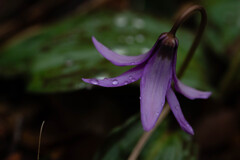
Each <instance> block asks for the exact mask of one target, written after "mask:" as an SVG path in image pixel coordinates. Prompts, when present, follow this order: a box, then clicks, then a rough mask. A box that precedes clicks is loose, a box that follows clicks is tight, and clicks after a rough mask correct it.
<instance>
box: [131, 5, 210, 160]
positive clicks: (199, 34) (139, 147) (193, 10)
mask: <svg viewBox="0 0 240 160" xmlns="http://www.w3.org/2000/svg"><path fill="white" fill-rule="evenodd" d="M196 12H200V13H201V22H200V26H199V29H198V31H197V35H196V37H195V39H194V41H193V43H192V45H191V48H190V49H189V51H188V54H187V57H186V58H185V60H184V62H183V64H182V66H181V68H180V70H179V72H178V77H179V78H181V77H182V75H183V73H184V71H185V70H186V68H187V66H188V64H189V62H190V60H191V59H192V57H193V55H194V52H195V51H196V48H197V46H198V45H199V42H200V39H201V37H202V34H203V31H204V29H205V27H206V24H207V14H206V11H205V9H204V8H203V7H202V6H200V5H191V6H190V7H189V8H187V9H186V10H185V11H184V12H182V14H181V15H180V16H179V17H178V18H177V20H176V21H175V23H174V25H173V27H172V29H171V30H170V32H169V33H170V34H173V35H174V36H175V34H176V32H177V30H178V28H179V27H180V26H181V25H182V24H183V22H185V21H186V20H187V19H188V18H189V17H190V16H192V15H193V14H195V13H196ZM169 111H170V107H169V105H168V104H165V106H164V108H163V111H162V113H161V115H160V116H159V118H158V121H157V123H156V125H155V127H154V128H153V129H152V130H151V131H149V132H145V133H144V134H143V135H142V137H141V138H140V139H139V141H138V143H137V144H136V146H135V147H134V149H133V151H132V153H131V154H130V156H129V157H128V160H136V159H137V158H138V156H139V154H140V153H141V151H142V149H143V147H144V145H145V144H146V142H147V141H148V139H149V138H150V137H151V135H152V133H153V132H154V130H155V129H156V128H157V127H158V126H159V125H160V124H161V122H162V120H163V119H164V118H165V117H166V116H167V115H168V113H169Z"/></svg>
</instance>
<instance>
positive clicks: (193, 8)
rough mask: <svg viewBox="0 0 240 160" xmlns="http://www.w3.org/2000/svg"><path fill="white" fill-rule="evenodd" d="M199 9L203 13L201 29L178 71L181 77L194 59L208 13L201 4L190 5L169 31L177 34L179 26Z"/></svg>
mask: <svg viewBox="0 0 240 160" xmlns="http://www.w3.org/2000/svg"><path fill="white" fill-rule="evenodd" d="M198 11H199V12H200V13H201V23H200V26H199V29H198V31H197V35H196V37H195V39H194V41H193V43H192V46H191V48H190V49H189V51H188V54H187V57H186V58H185V60H184V62H183V64H182V66H181V68H180V70H179V72H178V77H179V78H180V77H181V76H182V75H183V73H184V71H185V70H186V68H187V66H188V64H189V62H190V60H191V59H192V57H193V55H194V52H195V50H196V48H197V46H198V44H199V42H200V40H201V37H202V35H203V31H204V29H205V27H206V24H207V14H206V11H205V9H204V8H203V7H202V6H200V5H192V6H190V7H189V8H187V10H186V11H185V12H184V13H183V14H181V15H180V16H179V17H178V19H177V20H176V22H175V24H174V25H173V27H172V29H171V30H170V32H169V33H172V34H173V35H175V34H176V32H177V30H178V28H179V27H180V26H181V25H182V24H183V22H185V20H187V19H188V18H189V17H190V16H192V15H193V14H195V13H196V12H198Z"/></svg>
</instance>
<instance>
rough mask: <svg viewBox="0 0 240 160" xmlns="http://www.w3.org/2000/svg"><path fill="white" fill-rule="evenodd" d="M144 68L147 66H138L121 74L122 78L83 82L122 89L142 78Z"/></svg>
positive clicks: (85, 80) (86, 80)
mask: <svg viewBox="0 0 240 160" xmlns="http://www.w3.org/2000/svg"><path fill="white" fill-rule="evenodd" d="M144 66H145V64H141V65H138V66H136V67H134V68H132V69H130V70H128V71H127V72H125V73H123V74H121V75H120V76H118V77H114V78H104V79H102V80H98V79H85V78H83V79H82V80H83V81H84V82H86V83H90V84H94V85H98V86H103V87H120V86H124V85H127V84H129V83H133V82H135V81H137V80H139V79H140V78H141V76H142V72H143V69H144Z"/></svg>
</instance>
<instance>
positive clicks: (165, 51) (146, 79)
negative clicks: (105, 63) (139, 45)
mask: <svg viewBox="0 0 240 160" xmlns="http://www.w3.org/2000/svg"><path fill="white" fill-rule="evenodd" d="M92 41H93V43H94V45H95V47H96V49H97V50H98V52H100V53H101V54H102V55H103V56H104V57H105V58H106V59H108V60H109V61H111V62H112V63H113V64H115V65H117V66H131V65H136V66H135V67H134V68H132V69H130V70H128V71H127V72H125V73H123V74H121V75H120V76H118V77H114V78H105V79H102V80H98V79H85V78H83V81H84V82H87V83H90V84H94V85H99V86H103V87H119V86H124V85H127V84H129V83H132V82H135V81H137V80H139V79H140V78H141V83H140V92H141V96H140V101H141V121H142V125H143V128H144V130H145V131H149V130H151V129H152V128H153V127H154V126H155V124H156V121H157V119H158V117H159V116H160V114H161V111H162V109H163V106H164V104H165V97H166V98H167V101H168V104H169V106H170V108H171V110H172V112H173V114H174V116H175V117H176V119H177V121H178V123H179V124H180V126H181V128H182V129H183V130H184V131H186V132H187V133H189V134H192V135H193V134H194V132H193V129H192V127H191V126H190V125H189V123H188V122H187V121H186V119H185V118H184V116H183V113H182V111H181V108H180V104H179V102H178V99H177V97H176V95H175V94H174V92H173V89H172V88H171V83H172V80H173V82H174V87H175V89H176V91H177V92H179V93H181V94H183V95H184V96H185V97H187V98H189V99H196V98H201V99H206V98H208V97H209V96H210V95H211V92H202V91H198V90H196V89H194V88H191V87H188V86H186V85H184V84H183V83H181V82H180V81H179V80H178V78H177V76H176V61H177V48H178V40H177V38H175V37H174V36H173V35H172V34H170V33H163V34H162V35H160V36H159V38H158V40H157V42H156V43H155V44H154V46H153V47H152V49H151V50H150V51H148V52H147V53H146V54H142V55H138V56H125V55H119V54H116V53H114V52H113V51H111V50H109V49H108V48H107V47H105V46H104V45H103V44H101V43H100V42H98V41H97V40H96V39H95V38H94V37H92Z"/></svg>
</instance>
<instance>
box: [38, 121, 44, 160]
mask: <svg viewBox="0 0 240 160" xmlns="http://www.w3.org/2000/svg"><path fill="white" fill-rule="evenodd" d="M44 123H45V121H43V122H42V125H41V128H40V133H39V139H38V154H37V160H39V158H40V147H41V140H42V131H43V126H44Z"/></svg>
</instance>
